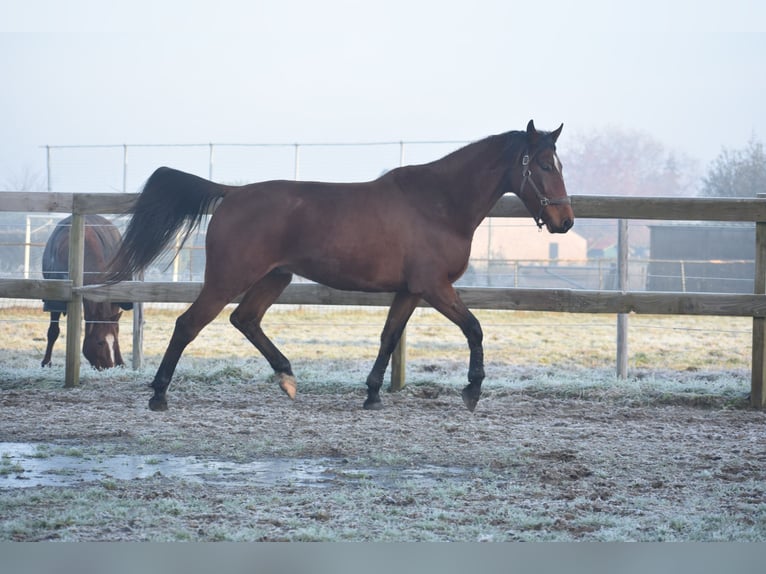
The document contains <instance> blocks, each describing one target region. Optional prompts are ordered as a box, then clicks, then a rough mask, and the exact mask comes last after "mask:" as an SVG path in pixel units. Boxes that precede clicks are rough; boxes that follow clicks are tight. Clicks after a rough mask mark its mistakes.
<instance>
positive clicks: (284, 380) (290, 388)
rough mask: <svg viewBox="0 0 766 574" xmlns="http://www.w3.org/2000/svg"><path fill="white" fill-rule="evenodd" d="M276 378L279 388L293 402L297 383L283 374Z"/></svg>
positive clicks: (293, 378)
mask: <svg viewBox="0 0 766 574" xmlns="http://www.w3.org/2000/svg"><path fill="white" fill-rule="evenodd" d="M278 376H279V388H280V389H282V390H283V391H284V393H285V394H286V395H287V396H288V397H290V399H291V400H295V393H296V392H297V391H298V383H296V382H295V377H293V376H292V375H286V374H285V373H280V374H279V375H278Z"/></svg>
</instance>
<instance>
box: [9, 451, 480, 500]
mask: <svg viewBox="0 0 766 574" xmlns="http://www.w3.org/2000/svg"><path fill="white" fill-rule="evenodd" d="M62 452H68V453H69V454H61V453H62ZM155 475H161V476H163V477H166V478H177V479H183V480H186V481H189V482H196V483H200V484H216V485H219V486H275V485H285V484H293V485H297V486H310V487H328V486H332V485H338V484H340V483H352V482H361V481H363V480H374V481H376V482H380V483H383V484H385V483H395V482H397V481H402V480H407V481H409V480H415V481H418V482H422V483H423V485H424V486H429V485H432V484H433V485H435V484H437V483H440V482H442V481H444V480H449V479H456V478H457V479H461V478H463V479H467V478H470V477H469V476H468V475H467V472H466V471H465V470H464V469H459V468H443V467H436V466H430V465H429V466H424V467H418V468H406V469H394V468H384V469H381V468H367V467H364V468H362V467H354V466H352V465H349V464H348V463H347V462H346V461H344V460H339V459H330V458H326V459H285V458H277V459H266V460H258V461H253V462H242V463H240V462H224V461H215V460H205V459H200V458H197V457H193V456H183V457H182V456H173V455H122V454H118V455H83V454H81V453H78V452H77V450H76V449H75V448H71V449H67V448H66V447H62V446H60V445H46V444H30V443H9V442H3V443H0V490H1V489H8V488H30V487H34V486H74V485H77V484H80V483H84V482H94V481H96V482H98V481H104V480H134V479H142V478H149V477H152V476H155Z"/></svg>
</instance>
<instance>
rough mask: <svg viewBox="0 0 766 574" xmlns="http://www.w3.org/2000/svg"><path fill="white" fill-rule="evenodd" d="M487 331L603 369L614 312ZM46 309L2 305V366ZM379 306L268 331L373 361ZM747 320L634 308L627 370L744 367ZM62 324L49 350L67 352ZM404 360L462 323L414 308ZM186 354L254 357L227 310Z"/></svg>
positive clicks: (26, 353) (158, 315)
mask: <svg viewBox="0 0 766 574" xmlns="http://www.w3.org/2000/svg"><path fill="white" fill-rule="evenodd" d="M180 312H181V310H180V309H173V310H167V309H166V310H162V309H156V308H149V309H147V311H146V315H145V316H146V324H145V334H144V353H145V356H146V360H147V362H156V360H157V357H160V356H161V355H162V353H163V352H164V350H165V347H166V345H167V342H168V340H169V339H170V335H171V333H172V330H173V325H174V321H175V318H176V317H177V316H178V315H179V314H180ZM476 315H477V316H478V317H479V320H480V321H481V323H482V326H483V329H484V346H485V359H486V361H487V363H501V364H512V365H538V366H543V365H544V366H550V367H552V368H556V369H567V368H570V367H574V368H609V367H612V366H613V365H614V364H615V356H616V320H615V317H614V316H613V315H585V314H567V313H542V312H527V311H477V312H476ZM47 320H48V319H47V315H46V314H44V313H42V311H41V310H37V309H33V308H24V307H14V308H5V309H0V341H1V342H0V356H2V360H3V361H4V362H5V363H6V364H8V363H7V362H8V361H10V362H11V363H15V362H16V361H23V360H29V359H32V358H34V359H37V358H38V357H39V358H42V355H43V352H44V350H45V333H46V331H47ZM384 321H385V310H383V309H350V310H349V309H345V308H344V309H335V308H329V307H312V306H306V307H300V308H297V309H296V308H290V309H283V308H279V307H275V308H274V309H272V310H271V311H270V312H269V314H267V315H266V318H265V320H264V329H265V330H266V332H267V334H269V336H271V337H272V338H273V340H274V342H275V343H276V344H277V346H279V347H280V348H281V349H282V351H283V352H284V353H285V354H286V355H287V356H288V357H289V358H290V359H291V360H292V361H293V363H294V367H295V368H296V369H297V370H299V369H300V363H301V362H303V361H305V360H311V359H315V358H322V359H359V360H373V359H374V357H375V354H376V352H377V346H378V338H379V333H380V330H381V329H382V326H383V323H384ZM751 328H752V321H751V320H750V319H748V318H739V317H735V318H730V317H700V316H655V315H633V316H631V317H630V320H629V338H628V348H629V368H630V369H631V370H633V371H642V370H646V369H650V370H651V369H663V370H675V371H698V370H746V369H749V367H750V352H751V345H752V342H751V336H752V335H751ZM131 329H132V314H131V313H130V312H126V313H125V314H124V316H123V319H122V322H121V338H120V343H121V348H122V353H123V356H124V357H125V359H126V361H129V357H130V356H131V352H132V337H131ZM65 334H66V325H65V324H64V323H62V337H61V339H60V340H59V342H58V343H57V347H56V349H55V351H54V361H55V362H58V363H59V364H60V363H61V362H63V357H64V338H63V337H64V336H65ZM407 351H408V355H407V356H408V359H411V360H425V361H434V362H438V361H440V360H444V361H447V360H460V361H463V360H464V361H465V362H466V364H467V360H468V350H467V346H466V343H465V339H464V337H463V335H462V333H461V332H460V330H459V329H458V328H457V327H456V326H454V325H452V324H451V323H449V322H448V321H447V320H446V319H444V318H443V317H442V316H441V315H439V314H437V313H436V312H434V311H433V310H431V309H419V310H417V311H416V313H415V315H414V316H413V318H412V319H411V320H410V323H409V325H408V331H407ZM185 356H186V357H209V358H216V359H220V358H224V357H232V358H233V357H236V358H248V357H254V356H258V355H257V351H255V350H254V349H253V347H252V346H251V345H250V343H249V342H248V341H246V340H245V338H244V337H243V336H242V335H241V334H240V333H239V332H238V331H237V330H236V329H234V327H232V326H231V325H230V324H229V322H228V312H227V311H224V313H222V314H221V315H220V316H219V317H218V318H217V319H216V320H215V321H214V322H213V323H211V324H210V325H208V327H206V328H205V329H204V330H203V331H202V333H201V334H200V335H199V337H198V338H197V339H196V340H195V341H194V342H193V343H192V344H191V345H190V346H189V347H188V348H187V350H186V353H185Z"/></svg>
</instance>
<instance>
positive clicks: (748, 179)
mask: <svg viewBox="0 0 766 574" xmlns="http://www.w3.org/2000/svg"><path fill="white" fill-rule="evenodd" d="M757 193H766V154H765V153H764V150H763V143H761V142H760V141H758V140H756V139H755V136H752V137H751V138H750V141H748V143H747V146H746V147H745V148H743V149H733V150H732V149H727V148H723V149H722V151H721V153H720V154H719V155H718V157H717V158H716V159H715V160H714V161H713V163H712V165H711V166H710V169H709V170H708V172H707V176H706V177H704V178H703V180H702V190H701V192H700V195H703V196H708V197H754V196H755V195H756V194H757Z"/></svg>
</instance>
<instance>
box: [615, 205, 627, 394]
mask: <svg viewBox="0 0 766 574" xmlns="http://www.w3.org/2000/svg"><path fill="white" fill-rule="evenodd" d="M617 225H618V227H617V287H618V289H619V290H620V292H621V293H624V292H626V291H627V290H628V220H627V219H620V220H619V221H618V223H617ZM627 376H628V314H627V313H618V314H617V377H618V378H620V379H625V378H627Z"/></svg>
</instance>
